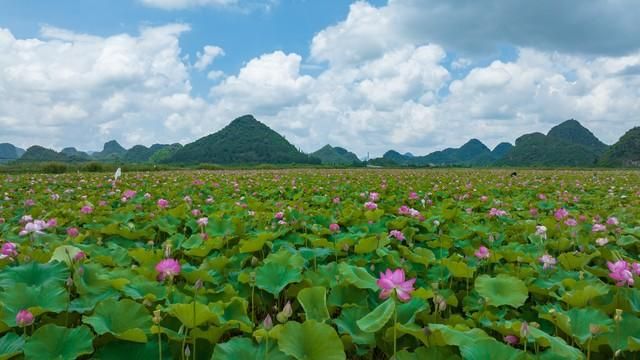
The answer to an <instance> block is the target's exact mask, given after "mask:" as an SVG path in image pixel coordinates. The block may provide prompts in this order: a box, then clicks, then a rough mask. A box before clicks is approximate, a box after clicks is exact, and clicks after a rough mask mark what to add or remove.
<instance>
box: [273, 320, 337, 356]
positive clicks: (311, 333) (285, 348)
mask: <svg viewBox="0 0 640 360" xmlns="http://www.w3.org/2000/svg"><path fill="white" fill-rule="evenodd" d="M278 348H280V351H282V352H283V353H285V354H287V355H289V356H293V357H294V358H296V359H298V360H343V359H346V355H345V353H344V347H343V345H342V341H340V338H339V337H338V334H337V333H336V331H335V330H334V329H333V328H332V327H331V326H329V325H326V324H323V323H319V322H317V321H314V320H307V321H305V322H304V323H302V324H300V323H298V322H295V321H289V322H287V323H286V324H284V325H282V329H281V331H280V333H279V334H278Z"/></svg>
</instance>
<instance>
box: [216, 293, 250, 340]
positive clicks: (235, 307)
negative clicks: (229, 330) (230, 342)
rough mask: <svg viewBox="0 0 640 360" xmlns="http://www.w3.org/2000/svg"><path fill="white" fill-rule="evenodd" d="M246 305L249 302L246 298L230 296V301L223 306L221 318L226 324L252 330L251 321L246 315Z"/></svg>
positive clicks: (246, 330)
mask: <svg viewBox="0 0 640 360" xmlns="http://www.w3.org/2000/svg"><path fill="white" fill-rule="evenodd" d="M248 306H249V303H248V302H247V300H245V299H242V298H239V297H234V298H232V299H231V301H230V302H228V303H226V304H225V306H224V312H223V314H222V320H223V321H224V323H225V324H227V325H238V326H239V327H240V330H242V331H244V332H251V330H253V323H252V322H251V319H249V316H248V315H247V307H248Z"/></svg>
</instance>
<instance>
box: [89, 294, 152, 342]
mask: <svg viewBox="0 0 640 360" xmlns="http://www.w3.org/2000/svg"><path fill="white" fill-rule="evenodd" d="M82 322H84V323H85V324H88V325H91V327H92V328H93V330H95V332H96V333H98V334H99V335H102V334H106V333H109V334H112V335H113V336H115V337H116V338H118V339H121V340H127V341H133V342H140V343H144V342H147V335H146V333H147V332H148V331H149V328H151V325H152V322H151V315H150V314H149V312H148V311H147V309H146V308H145V307H144V306H143V305H141V304H139V303H137V302H135V301H133V300H129V299H123V300H115V299H113V298H111V299H107V300H104V301H102V302H100V303H99V304H98V306H96V308H95V311H94V312H93V315H91V316H86V315H85V316H83V317H82Z"/></svg>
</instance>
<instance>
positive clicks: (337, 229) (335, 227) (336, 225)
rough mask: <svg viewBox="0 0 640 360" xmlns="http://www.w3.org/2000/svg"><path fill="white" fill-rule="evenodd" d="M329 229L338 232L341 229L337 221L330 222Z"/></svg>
mask: <svg viewBox="0 0 640 360" xmlns="http://www.w3.org/2000/svg"><path fill="white" fill-rule="evenodd" d="M329 230H330V231H331V232H338V231H340V225H338V224H336V223H333V224H330V225H329Z"/></svg>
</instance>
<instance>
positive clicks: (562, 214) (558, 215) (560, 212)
mask: <svg viewBox="0 0 640 360" xmlns="http://www.w3.org/2000/svg"><path fill="white" fill-rule="evenodd" d="M553 216H555V218H556V220H558V221H560V220H562V219H564V218H566V217H567V216H569V212H568V211H567V210H566V209H565V208H560V209H558V210H556V212H555V213H554V214H553Z"/></svg>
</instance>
